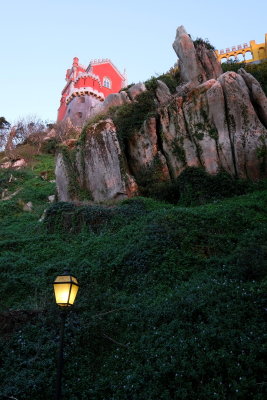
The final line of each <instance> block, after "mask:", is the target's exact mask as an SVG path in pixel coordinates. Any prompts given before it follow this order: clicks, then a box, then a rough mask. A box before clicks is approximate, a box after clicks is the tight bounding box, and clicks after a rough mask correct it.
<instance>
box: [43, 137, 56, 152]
mask: <svg viewBox="0 0 267 400" xmlns="http://www.w3.org/2000/svg"><path fill="white" fill-rule="evenodd" d="M58 145H59V140H58V139H56V138H52V139H49V140H46V141H44V142H43V143H42V146H41V151H42V153H47V154H56V151H57V148H58Z"/></svg>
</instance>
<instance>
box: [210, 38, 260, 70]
mask: <svg viewBox="0 0 267 400" xmlns="http://www.w3.org/2000/svg"><path fill="white" fill-rule="evenodd" d="M215 53H216V56H217V59H218V60H219V61H220V62H244V63H259V62H262V61H264V60H267V34H265V42H264V43H256V42H255V40H251V41H250V42H249V45H248V44H247V43H243V44H242V45H241V44H239V45H237V46H232V47H231V48H230V47H227V48H226V49H221V50H220V51H218V50H216V51H215Z"/></svg>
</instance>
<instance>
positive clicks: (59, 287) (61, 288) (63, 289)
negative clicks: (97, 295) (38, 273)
mask: <svg viewBox="0 0 267 400" xmlns="http://www.w3.org/2000/svg"><path fill="white" fill-rule="evenodd" d="M78 289H79V285H78V281H77V279H76V278H75V277H74V276H71V275H59V276H57V277H56V279H55V281H54V292H55V298H56V303H57V304H58V305H60V306H63V307H64V306H70V305H72V304H73V303H74V301H75V298H76V295H77V292H78Z"/></svg>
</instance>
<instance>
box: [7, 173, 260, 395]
mask: <svg viewBox="0 0 267 400" xmlns="http://www.w3.org/2000/svg"><path fill="white" fill-rule="evenodd" d="M8 173H9V172H8V171H7V172H4V173H2V174H1V179H2V181H1V182H2V185H6V184H7V183H6V176H8V175H6V174H8ZM16 174H17V175H16V176H17V180H16V181H14V182H13V183H12V185H14V186H12V190H16V188H17V187H19V186H21V185H23V189H22V191H21V192H20V193H19V194H18V195H17V196H15V197H14V198H12V199H11V200H9V201H8V200H7V201H5V202H1V207H2V208H1V209H2V213H1V224H0V248H1V255H0V271H1V284H0V299H1V300H0V307H1V311H0V319H1V321H0V323H1V324H0V333H1V336H0V340H1V341H0V352H1V353H0V382H1V388H0V398H1V399H8V398H12V396H13V398H16V399H18V400H26V399H27V400H28V399H29V398H31V399H36V400H47V399H50V398H53V392H54V386H55V363H56V350H57V346H58V335H59V315H58V310H57V309H56V306H55V305H54V300H53V289H52V284H51V283H52V281H53V279H54V277H55V276H56V274H58V273H61V272H62V271H63V270H64V268H65V267H70V268H71V270H72V272H73V273H74V274H75V275H76V276H77V277H78V279H79V281H80V283H81V285H82V286H81V289H80V292H79V294H78V298H77V302H76V304H75V306H74V307H73V310H72V311H71V312H70V315H69V317H68V319H67V326H66V343H65V360H66V362H65V369H64V380H63V391H64V398H65V399H70V400H83V399H84V400H85V399H92V400H129V399H133V400H144V399H146V400H158V399H160V400H175V399H177V400H178V399H179V400H181V399H199V400H204V399H205V400H206V399H225V400H226V399H227V400H228V399H255V400H263V399H264V398H266V376H265V375H264V359H265V357H264V356H266V354H264V351H265V349H266V348H265V347H264V345H265V343H266V342H265V337H264V333H265V332H266V325H265V321H264V318H265V310H266V302H265V299H264V293H265V292H266V259H267V246H266V243H267V224H266V222H267V211H266V210H267V208H266V205H267V191H266V190H262V191H255V192H252V193H249V194H246V195H243V196H236V197H233V198H230V199H225V200H217V201H216V200H214V199H213V200H212V202H210V203H207V204H204V205H201V206H195V207H182V206H179V204H178V205H171V204H167V203H163V202H157V201H155V200H152V199H145V198H136V199H132V200H128V201H126V202H123V203H121V204H119V205H116V206H113V207H101V206H82V207H78V208H77V207H75V206H73V205H72V204H68V203H58V204H55V205H53V206H52V208H50V209H49V211H48V213H47V217H46V219H45V221H44V222H38V220H39V218H40V216H41V215H42V212H43V209H44V208H46V207H47V206H48V202H47V196H48V195H50V194H51V188H52V187H51V186H50V185H53V184H52V183H49V182H46V181H43V180H41V179H39V178H38V172H37V171H36V170H35V171H20V172H17V173H16ZM23 179H24V181H23ZM37 183H38V184H37ZM27 187H28V188H29V190H28V189H27ZM30 189H31V190H30ZM24 190H25V192H24ZM27 190H28V192H27ZM19 196H22V198H23V201H33V206H34V209H33V212H32V213H26V212H23V211H22V210H21V208H20V207H19V205H18V200H19Z"/></svg>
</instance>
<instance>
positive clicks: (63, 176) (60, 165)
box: [55, 153, 71, 201]
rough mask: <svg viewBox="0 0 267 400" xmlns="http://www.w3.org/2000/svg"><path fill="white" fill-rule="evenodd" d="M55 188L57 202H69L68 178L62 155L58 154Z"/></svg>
mask: <svg viewBox="0 0 267 400" xmlns="http://www.w3.org/2000/svg"><path fill="white" fill-rule="evenodd" d="M55 175H56V187H57V194H58V200H59V201H70V200H71V195H70V193H69V177H68V173H67V168H66V165H65V162H64V159H63V155H62V153H58V155H57V159H56V170H55Z"/></svg>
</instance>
